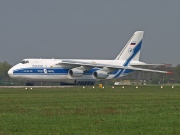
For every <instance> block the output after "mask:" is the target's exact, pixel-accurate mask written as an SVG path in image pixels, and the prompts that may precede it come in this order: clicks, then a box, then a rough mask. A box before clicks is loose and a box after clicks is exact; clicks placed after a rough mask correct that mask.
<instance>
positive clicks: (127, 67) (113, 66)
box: [60, 60, 172, 74]
mask: <svg viewBox="0 0 180 135" xmlns="http://www.w3.org/2000/svg"><path fill="white" fill-rule="evenodd" d="M60 64H68V65H72V66H74V65H76V66H88V67H92V68H93V67H99V68H110V69H111V70H117V69H128V70H134V71H149V72H157V73H166V74H171V73H172V72H167V71H160V70H153V69H144V68H137V67H132V66H119V65H113V64H102V63H96V62H93V61H92V62H83V61H77V60H62V62H61V63H60Z"/></svg>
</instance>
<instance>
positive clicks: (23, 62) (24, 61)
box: [21, 60, 29, 64]
mask: <svg viewBox="0 0 180 135" xmlns="http://www.w3.org/2000/svg"><path fill="white" fill-rule="evenodd" d="M21 63H22V64H26V63H29V61H28V60H23V61H22V62H21Z"/></svg>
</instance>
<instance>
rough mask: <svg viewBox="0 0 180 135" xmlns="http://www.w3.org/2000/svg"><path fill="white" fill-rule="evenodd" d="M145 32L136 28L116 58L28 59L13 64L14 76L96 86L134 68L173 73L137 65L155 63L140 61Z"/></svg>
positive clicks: (31, 81)
mask: <svg viewBox="0 0 180 135" xmlns="http://www.w3.org/2000/svg"><path fill="white" fill-rule="evenodd" d="M143 34H144V31H136V32H135V33H134V34H133V36H132V37H131V38H130V40H129V41H128V42H127V44H126V45H125V47H124V48H123V49H122V51H121V52H120V53H119V55H118V56H117V57H116V58H115V59H114V60H96V59H89V60H86V59H24V60H22V62H20V63H18V64H17V65H15V66H13V67H12V68H11V69H10V70H9V71H8V74H9V76H10V77H11V78H14V79H19V80H24V81H25V82H26V85H27V86H33V85H34V82H36V81H39V82H43V81H45V82H60V83H62V84H63V83H64V84H75V85H94V83H95V82H97V81H100V80H105V79H106V80H109V79H117V78H119V77H122V76H125V75H128V74H129V73H131V72H133V71H149V72H158V73H171V72H167V71H159V70H152V69H145V68H140V67H137V66H143V65H153V64H146V63H144V62H141V61H139V57H140V51H141V46H142V39H143Z"/></svg>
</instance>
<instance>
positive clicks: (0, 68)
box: [0, 61, 180, 85]
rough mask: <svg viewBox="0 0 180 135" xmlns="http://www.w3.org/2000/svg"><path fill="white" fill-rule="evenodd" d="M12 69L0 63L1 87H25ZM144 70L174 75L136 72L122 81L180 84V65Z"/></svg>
mask: <svg viewBox="0 0 180 135" xmlns="http://www.w3.org/2000/svg"><path fill="white" fill-rule="evenodd" d="M11 67H12V65H11V64H9V63H8V62H7V61H4V62H0V85H23V84H24V83H25V82H23V81H18V80H14V79H12V78H10V77H9V75H8V70H9V69H10V68H11ZM143 68H147V69H155V70H163V71H170V72H173V74H162V73H153V72H144V71H135V72H133V73H131V74H129V75H127V76H125V77H123V78H120V79H130V80H145V81H147V82H148V83H151V84H158V83H161V84H167V83H178V84H179V83H180V64H179V65H177V66H172V65H161V66H144V67H143ZM46 84H47V83H46ZM56 85H57V83H56Z"/></svg>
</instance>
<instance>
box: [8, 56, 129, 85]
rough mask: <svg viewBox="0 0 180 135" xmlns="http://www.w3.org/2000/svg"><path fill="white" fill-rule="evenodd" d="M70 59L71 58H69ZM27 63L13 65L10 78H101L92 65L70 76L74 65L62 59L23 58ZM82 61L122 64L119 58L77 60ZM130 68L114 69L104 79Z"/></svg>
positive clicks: (94, 80) (51, 79)
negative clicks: (81, 74) (65, 62)
mask: <svg viewBox="0 0 180 135" xmlns="http://www.w3.org/2000/svg"><path fill="white" fill-rule="evenodd" d="M71 60H72V59H71ZM25 61H28V63H18V64H17V65H15V66H13V67H12V68H11V69H10V70H9V72H8V74H9V75H10V77H11V78H15V79H19V80H24V81H46V82H64V83H75V82H78V81H87V82H88V81H90V82H96V81H99V80H101V79H97V78H95V77H94V76H93V75H92V74H93V72H94V71H97V70H99V69H100V68H98V67H93V68H91V69H89V70H87V71H84V73H83V76H81V77H71V76H69V74H68V71H69V70H70V69H72V68H75V67H76V66H74V65H68V64H61V62H62V59H25ZM79 61H82V62H92V63H101V64H108V65H123V64H124V61H119V60H79ZM130 72H132V71H131V70H125V69H124V70H123V71H122V70H120V69H119V70H115V71H113V72H111V73H110V74H109V76H108V77H107V78H106V79H116V78H119V77H122V76H124V75H127V74H128V73H130Z"/></svg>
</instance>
